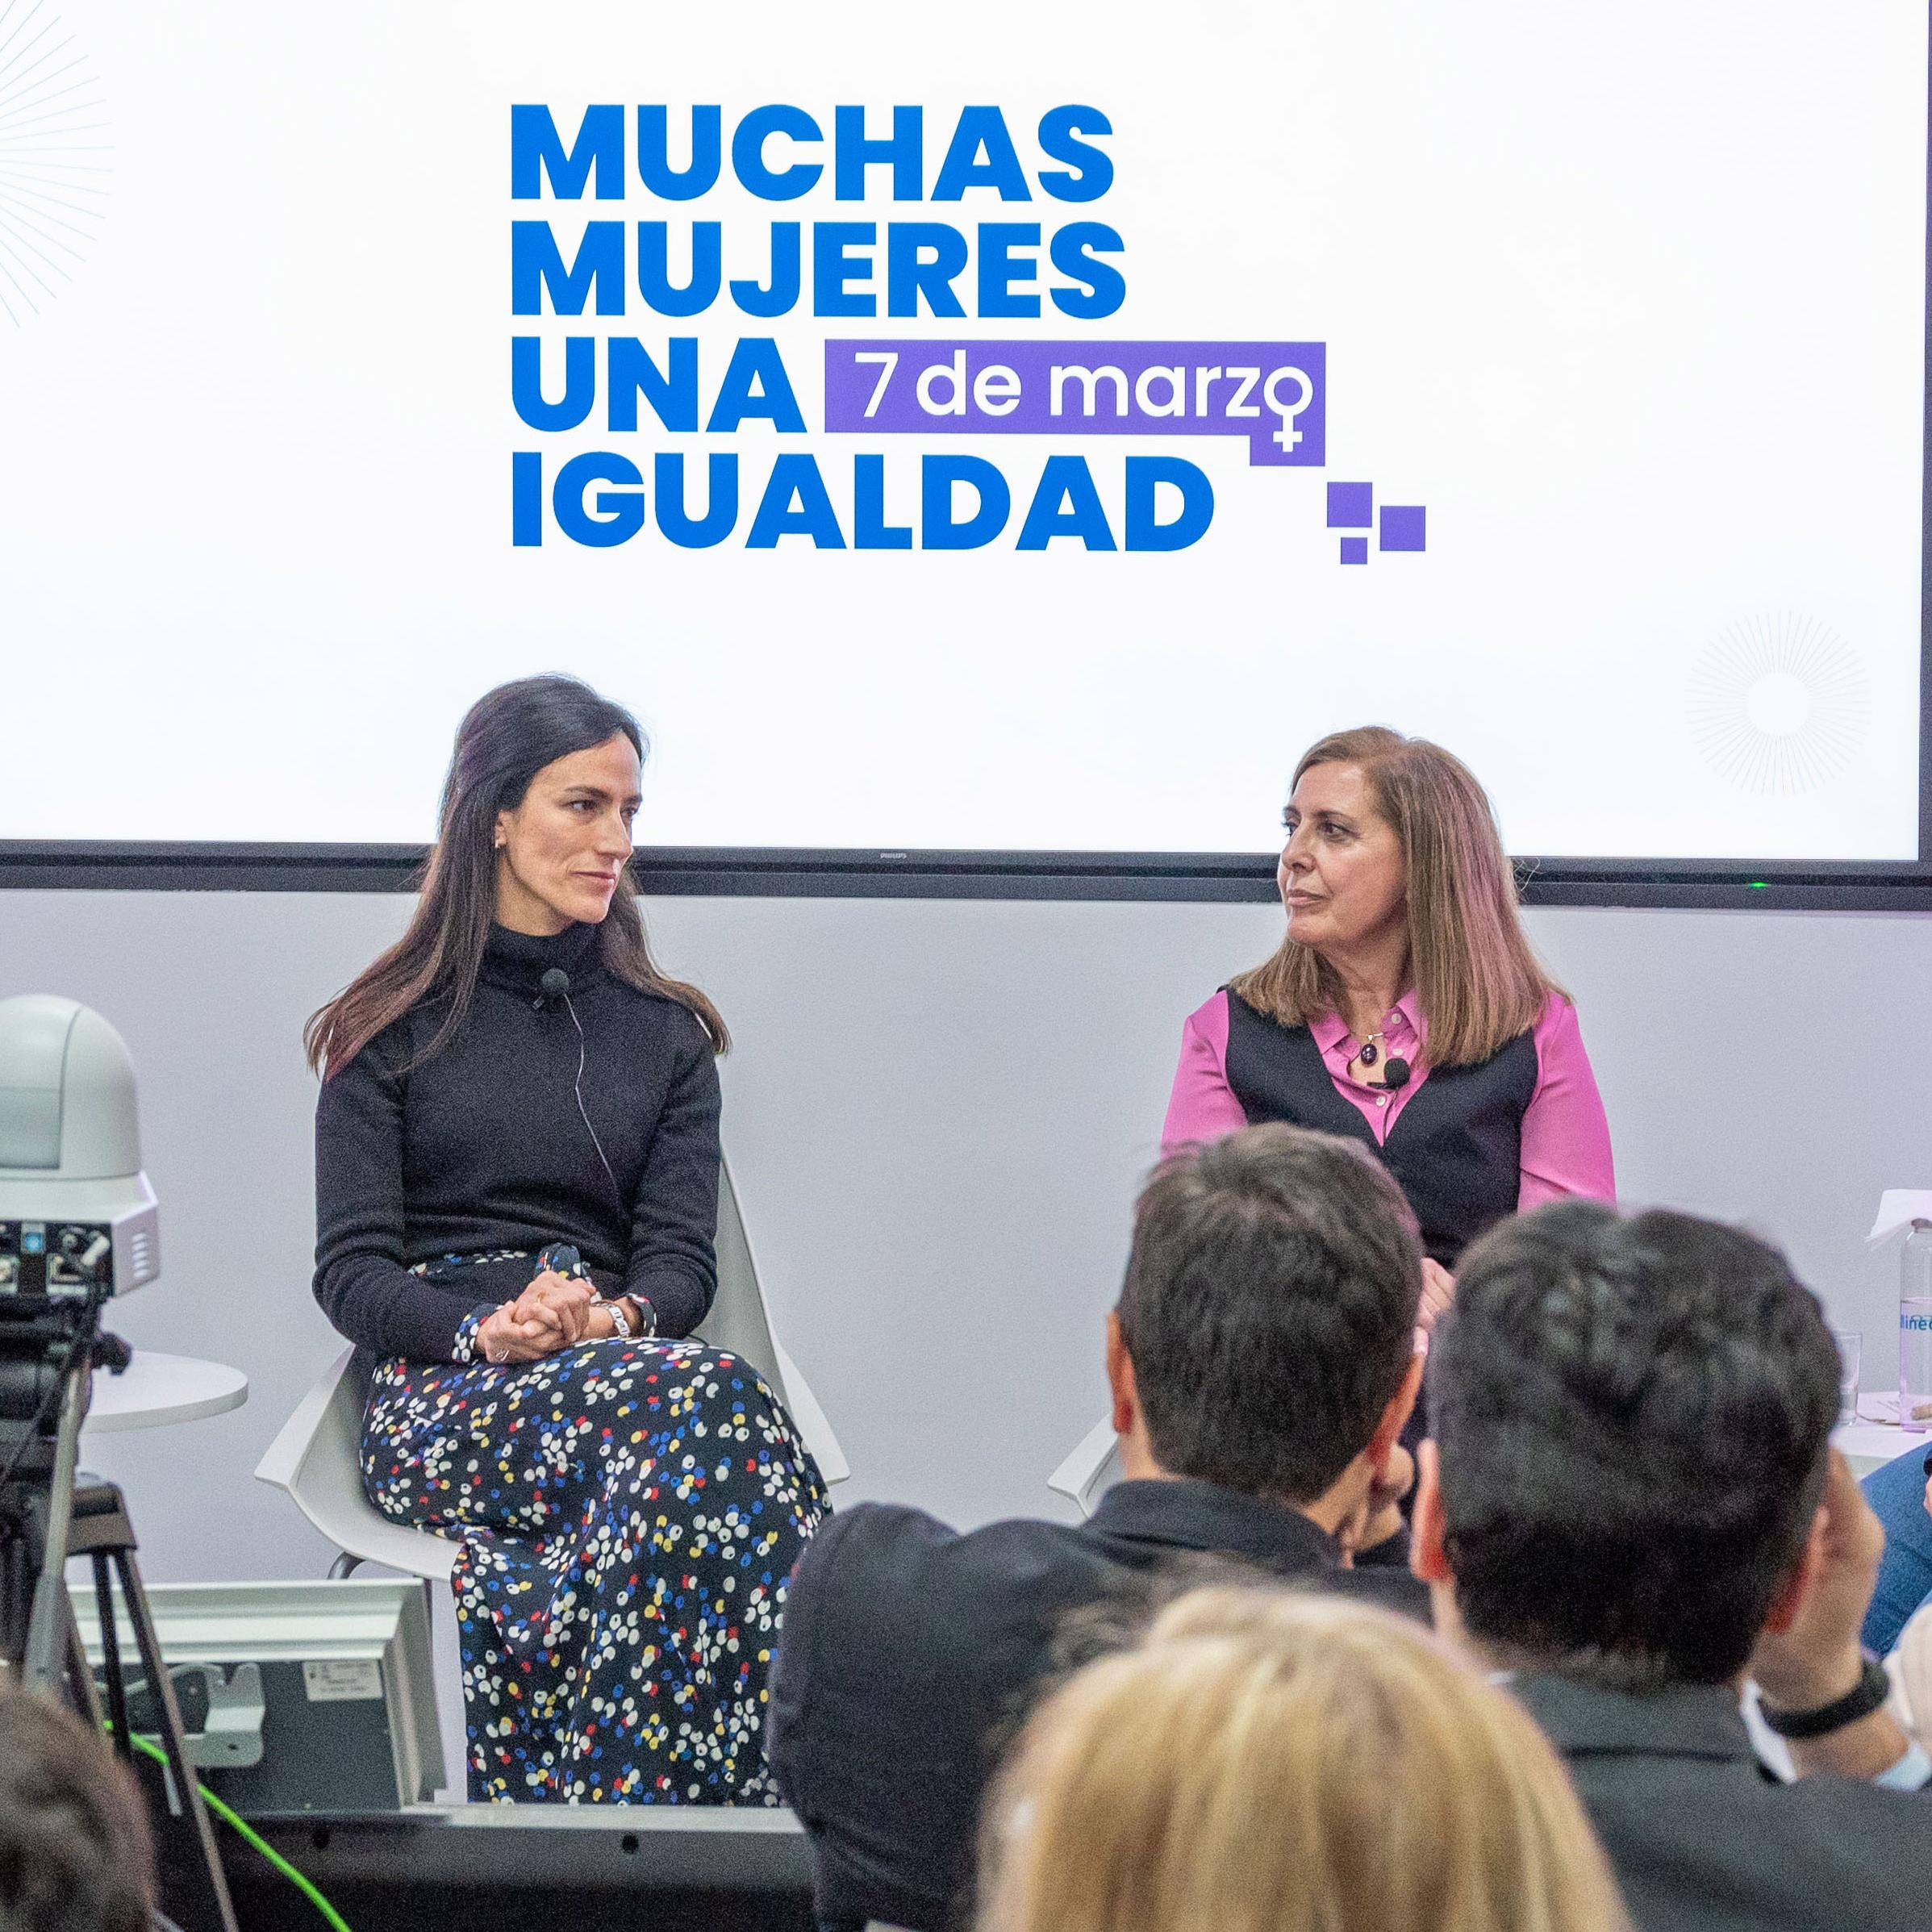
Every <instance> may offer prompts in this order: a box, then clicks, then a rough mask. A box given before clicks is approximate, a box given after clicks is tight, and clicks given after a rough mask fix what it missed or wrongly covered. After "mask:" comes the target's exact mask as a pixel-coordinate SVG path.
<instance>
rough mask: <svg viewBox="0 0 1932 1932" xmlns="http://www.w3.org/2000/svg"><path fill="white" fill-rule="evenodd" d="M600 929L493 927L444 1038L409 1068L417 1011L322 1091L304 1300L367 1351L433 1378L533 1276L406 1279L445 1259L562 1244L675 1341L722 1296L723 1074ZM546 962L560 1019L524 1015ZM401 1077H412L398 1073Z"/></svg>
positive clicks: (422, 1011) (419, 1021)
mask: <svg viewBox="0 0 1932 1932" xmlns="http://www.w3.org/2000/svg"><path fill="white" fill-rule="evenodd" d="M598 933H599V928H597V927H595V926H588V925H575V926H571V927H569V928H566V929H565V931H564V932H562V933H559V934H558V935H557V937H555V938H554V939H541V938H535V937H531V936H530V935H528V934H526V933H511V932H509V931H507V929H506V928H503V927H501V926H496V927H493V928H491V932H490V944H489V948H488V950H487V951H486V954H485V956H484V960H483V966H482V972H481V974H479V976H478V981H477V987H476V991H475V994H474V997H473V999H472V1000H471V1002H470V1006H469V1012H467V1013H466V1014H465V1016H464V1019H463V1023H462V1024H461V1027H460V1028H459V1029H457V1034H456V1037H454V1038H453V1040H452V1041H450V1043H449V1045H447V1046H446V1047H444V1049H443V1050H442V1051H441V1052H440V1053H439V1054H436V1055H435V1056H434V1057H433V1058H430V1059H428V1060H427V1061H424V1062H421V1063H420V1064H419V1065H417V1066H408V1062H409V1061H410V1060H411V1058H412V1057H413V1056H414V1055H415V1054H416V1053H417V1052H418V1051H419V1049H421V1048H422V1047H423V1046H424V1045H427V1044H428V1041H429V1040H430V1039H431V1037H432V1036H433V1034H434V1033H435V1031H436V1026H437V1024H438V1022H439V1020H440V1018H441V1016H442V1013H443V1012H444V1008H443V1007H442V1004H441V1003H440V1001H438V1000H434V999H432V1000H429V1001H426V1002H425V1003H424V1004H422V1005H421V1006H419V1007H417V1008H414V1009H412V1010H411V1012H407V1013H406V1014H404V1015H403V1017H402V1018H401V1019H400V1020H397V1021H396V1022H395V1023H394V1024H393V1025H391V1026H389V1027H386V1028H385V1029H384V1030H383V1031H382V1033H378V1035H377V1036H376V1037H375V1038H374V1039H373V1040H372V1041H370V1042H369V1045H367V1046H365V1047H364V1048H363V1049H362V1051H361V1053H359V1054H357V1056H356V1057H355V1058H354V1059H353V1060H352V1061H351V1062H349V1063H348V1066H344V1067H343V1068H342V1069H341V1070H340V1071H339V1072H336V1073H334V1074H332V1075H331V1077H330V1078H328V1079H326V1080H325V1081H324V1082H323V1087H322V1095H321V1098H320V1100H319V1102H318V1103H317V1105H316V1108H315V1298H316V1300H318V1301H319V1302H320V1303H321V1304H322V1306H323V1311H324V1312H326V1313H327V1315H328V1318H329V1320H330V1321H332V1322H333V1323H334V1324H335V1325H336V1328H337V1329H340V1331H341V1333H343V1334H344V1335H345V1336H347V1337H348V1339H349V1340H350V1341H351V1342H355V1343H356V1344H357V1345H358V1346H360V1347H362V1348H365V1349H369V1350H372V1351H373V1352H374V1353H375V1354H378V1355H405V1356H407V1357H409V1358H411V1359H412V1360H415V1361H424V1362H447V1361H449V1359H450V1357H451V1353H452V1350H453V1348H454V1346H455V1341H456V1331H457V1325H458V1324H459V1323H461V1321H462V1320H463V1318H464V1317H465V1316H466V1315H469V1314H471V1313H472V1312H475V1311H477V1310H478V1309H486V1308H494V1307H495V1306H496V1305H497V1304H499V1303H500V1302H503V1301H505V1300H508V1299H510V1298H511V1296H515V1294H516V1293H518V1292H519V1291H520V1290H521V1288H522V1287H523V1286H524V1283H526V1282H527V1281H528V1279H529V1275H530V1266H529V1263H528V1262H506V1263H504V1264H503V1265H502V1266H500V1267H498V1266H478V1267H475V1268H473V1269H468V1270H465V1271H464V1272H463V1273H462V1275H461V1277H460V1279H459V1281H458V1282H457V1283H451V1284H449V1285H446V1286H439V1285H438V1284H436V1283H431V1282H427V1281H424V1279H422V1278H421V1277H420V1276H419V1275H412V1274H411V1273H410V1272H409V1270H410V1268H411V1266H412V1265H413V1264H414V1263H415V1262H423V1261H433V1260H436V1259H438V1258H440V1257H441V1256H443V1255H445V1254H487V1253H489V1252H490V1251H491V1250H495V1249H500V1248H511V1249H521V1250H526V1251H528V1252H529V1253H531V1254H535V1253H536V1250H538V1249H540V1248H541V1247H543V1246H545V1244H546V1243H547V1242H549V1241H569V1242H570V1243H572V1244H573V1245H574V1246H575V1247H576V1249H577V1250H578V1253H579V1254H581V1255H582V1258H583V1260H584V1262H585V1263H586V1265H587V1266H588V1267H589V1268H590V1273H591V1275H592V1278H593V1279H595V1281H596V1283H597V1284H598V1286H599V1288H600V1289H601V1290H602V1291H603V1292H604V1293H606V1294H617V1293H624V1294H629V1295H636V1296H641V1298H642V1299H643V1300H646V1301H648V1302H649V1303H650V1304H651V1305H652V1307H653V1308H654V1309H655V1310H656V1312H657V1331H658V1333H660V1334H662V1335H672V1336H675V1335H688V1334H689V1333H691V1330H692V1329H694V1328H695V1327H696V1326H697V1325H698V1324H699V1322H700V1321H703V1318H704V1314H705V1311H706V1310H707V1308H710V1306H711V1296H712V1294H713V1293H714V1292H715V1291H716V1286H717V1268H716V1261H715V1258H714V1256H713V1253H712V1247H711V1237H712V1235H713V1233H714V1232H715V1230H716V1227H717V1221H718V1072H717V1066H716V1061H715V1058H714V1056H713V1054H712V1051H711V1042H710V1040H709V1039H708V1038H707V1036H706V1034H705V1032H704V1029H703V1027H702V1026H701V1025H700V1024H699V1022H698V1020H697V1017H696V1016H695V1014H693V1013H691V1012H690V1011H689V1010H688V1009H686V1008H684V1007H682V1006H679V1005H678V1004H677V1003H676V1002H675V1001H674V1000H671V999H661V998H659V997H657V996H656V995H652V994H649V993H641V992H639V991H636V989H635V988H634V987H629V986H627V985H625V984H624V983H623V982H622V981H621V980H618V979H612V978H611V976H610V974H607V972H606V971H605V970H604V969H603V963H602V961H601V960H600V958H599V953H598ZM551 966H561V968H562V969H563V970H564V971H565V972H566V973H567V974H569V975H570V1001H571V1004H573V1005H574V1007H575V1008H576V1010H577V1017H578V1020H579V1021H581V1022H582V1026H583V1031H584V1039H585V1042H586V1052H585V1054H584V1072H583V1100H584V1107H585V1108H586V1111H587V1112H588V1113H589V1115H590V1120H591V1122H592V1123H593V1124H594V1125H595V1127H596V1129H597V1134H598V1137H599V1139H600V1140H601V1141H603V1151H604V1154H605V1155H606V1157H607V1158H608V1160H609V1162H610V1164H611V1170H612V1173H614V1174H615V1177H616V1183H617V1187H616V1190H615V1192H614V1191H613V1190H612V1187H611V1178H610V1176H609V1175H606V1174H605V1172H604V1168H603V1162H601V1161H599V1158H597V1149H596V1147H595V1145H593V1144H592V1141H591V1139H590V1134H589V1133H588V1132H586V1129H585V1126H584V1122H583V1120H582V1116H580V1115H579V1114H578V1111H577V1101H576V1098H575V1095H574V1092H573V1083H574V1079H575V1078H576V1074H577V1057H578V1037H577V1029H576V1028H575V1027H574V1026H573V1025H572V1024H570V1014H569V1013H568V1012H565V1009H564V1008H563V1006H562V1004H561V1003H560V1002H559V1003H553V1004H549V1005H546V1006H545V1008H543V1010H542V1011H540V1012H539V1011H536V1010H533V1008H532V1001H533V1000H535V999H536V997H537V992H538V982H539V981H540V979H542V977H543V975H544V973H545V970H547V969H549V967H551ZM406 1069H407V1070H406Z"/></svg>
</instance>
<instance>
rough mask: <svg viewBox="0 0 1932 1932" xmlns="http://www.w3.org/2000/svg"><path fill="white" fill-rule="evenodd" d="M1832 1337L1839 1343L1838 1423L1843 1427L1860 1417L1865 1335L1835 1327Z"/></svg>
mask: <svg viewBox="0 0 1932 1932" xmlns="http://www.w3.org/2000/svg"><path fill="white" fill-rule="evenodd" d="M1831 1338H1832V1340H1833V1341H1834V1342H1836V1343H1837V1344H1838V1425H1839V1427H1840V1428H1842V1427H1843V1426H1844V1425H1845V1424H1846V1423H1847V1422H1855V1421H1857V1420H1858V1419H1859V1359H1860V1358H1861V1357H1862V1356H1863V1353H1864V1348H1865V1337H1864V1336H1863V1333H1861V1332H1860V1331H1859V1329H1833V1330H1832V1331H1831Z"/></svg>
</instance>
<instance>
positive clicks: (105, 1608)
mask: <svg viewBox="0 0 1932 1932" xmlns="http://www.w3.org/2000/svg"><path fill="white" fill-rule="evenodd" d="M103 1299H104V1297H103V1296H102V1294H101V1293H100V1292H99V1291H98V1290H93V1291H89V1292H88V1293H87V1294H86V1295H85V1296H73V1297H67V1296H58V1297H56V1296H45V1297H43V1296H18V1297H14V1296H0V1678H10V1679H12V1680H13V1681H14V1682H15V1684H17V1686H18V1687H19V1688H21V1689H23V1690H25V1691H27V1692H29V1693H31V1694H33V1695H35V1696H44V1697H48V1698H52V1699H54V1700H57V1701H64V1702H65V1703H66V1704H67V1705H69V1708H70V1709H73V1711H74V1712H75V1713H77V1715H78V1716H79V1717H80V1718H81V1721H82V1722H83V1723H85V1724H86V1725H89V1726H90V1728H92V1729H93V1730H96V1731H98V1730H99V1729H100V1726H101V1710H100V1704H99V1700H98V1697H97V1696H96V1694H95V1690H94V1672H93V1671H92V1669H91V1668H90V1666H89V1664H88V1661H87V1651H86V1646H85V1644H84V1643H83V1642H82V1641H81V1628H80V1625H79V1622H78V1621H77V1619H76V1617H75V1614H74V1608H73V1600H72V1598H71V1597H70V1596H69V1594H68V1590H67V1563H68V1559H69V1558H70V1557H81V1556H85V1557H86V1558H88V1559H90V1562H91V1563H92V1564H93V1567H94V1602H95V1604H96V1606H97V1608H98V1611H99V1613H100V1619H101V1654H102V1664H103V1669H104V1675H105V1679H106V1692H107V1704H108V1715H109V1717H110V1718H111V1721H112V1725H113V1731H114V1743H115V1750H117V1751H118V1752H119V1754H120V1755H121V1757H122V1759H123V1760H124V1761H125V1762H126V1763H127V1764H129V1765H130V1766H131V1767H132V1768H133V1770H134V1771H135V1774H136V1779H137V1781H138V1782H139V1784H140V1787H141V1788H142V1790H143V1791H144V1792H145V1793H146V1794H147V1796H148V1801H149V1804H148V1809H149V1815H150V1818H151V1820H152V1824H153V1826H154V1838H155V1845H156V1853H157V1855H158V1859H159V1863H160V1865H161V1892H162V1898H163V1901H164V1903H165V1907H166V1909H167V1911H168V1913H169V1916H170V1917H171V1918H172V1919H173V1921H174V1922H176V1923H177V1924H178V1925H179V1926H182V1928H183V1929H184V1932H236V1921H235V1911H234V1908H233V1906H232V1905H231V1904H230V1902H229V1899H228V1887H227V1879H226V1878H225V1877H224V1876H223V1871H222V1867H221V1860H220V1858H219V1855H218V1854H217V1852H216V1851H215V1837H214V1833H213V1831H212V1830H211V1827H210V1826H209V1822H208V1814H207V1810H206V1809H205V1808H204V1807H203V1805H202V1801H201V1792H200V1789H199V1788H198V1786H197V1785H196V1784H195V1781H194V1770H193V1768H192V1767H190V1764H189V1763H188V1755H187V1746H186V1740H185V1738H184V1736H183V1734H182V1721H181V1713H180V1710H179V1709H178V1708H177V1705H176V1704H175V1700H174V1692H173V1687H172V1685H171V1684H169V1679H168V1673H167V1668H166V1666H165V1664H164V1663H163V1662H162V1659H161V1645H160V1643H159V1642H158V1641H157V1640H156V1636H155V1631H154V1620H153V1618H152V1615H151V1614H150V1613H149V1611H148V1599H147V1596H146V1593H145V1592H144V1591H143V1589H142V1588H141V1579H140V1570H139V1569H138V1568H137V1567H136V1563H135V1560H134V1550H135V1539H134V1526H133V1525H132V1523H131V1521H129V1519H128V1514H127V1504H126V1501H125V1500H123V1497H122V1495H121V1492H120V1491H119V1489H117V1488H115V1486H114V1484H113V1483H103V1482H98V1481H96V1480H94V1479H91V1478H89V1477H86V1476H79V1477H77V1459H78V1455H79V1449H80V1435H81V1422H82V1421H83V1420H84V1419H85V1418H86V1413H87V1403H88V1397H89V1396H90V1392H91V1390H92V1387H93V1375H94V1367H95V1366H96V1364H97V1363H98V1364H100V1365H101V1366H102V1367H126V1365H127V1346H126V1345H125V1344H124V1343H123V1342H119V1341H117V1340H116V1339H115V1337H112V1336H111V1335H107V1334H105V1333H102V1330H101V1328H100V1325H99V1324H100V1311H101V1305H102V1300H103ZM116 1584H118V1585H119V1592H120V1600H121V1604H122V1605H123V1610H124V1613H125V1619H126V1621H127V1624H128V1625H129V1626H131V1629H132V1631H133V1635H134V1641H135V1646H136V1650H137V1651H138V1652H139V1655H140V1667H141V1671H142V1672H143V1674H144V1676H145V1678H146V1680H147V1683H148V1688H149V1691H150V1692H151V1694H152V1698H153V1700H154V1705H155V1708H156V1711H157V1713H159V1717H160V1731H161V1751H162V1754H163V1755H164V1757H165V1770H164V1767H162V1766H161V1765H156V1764H154V1763H152V1761H150V1760H145V1759H144V1758H142V1757H138V1756H137V1755H136V1750H135V1745H134V1737H133V1733H132V1730H131V1727H130V1725H129V1723H128V1718H127V1682H126V1680H125V1677H124V1675H123V1671H122V1668H121V1638H120V1629H119V1621H120V1620H119V1618H118V1617H117V1616H116V1613H115V1596H114V1586H115V1585H116Z"/></svg>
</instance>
